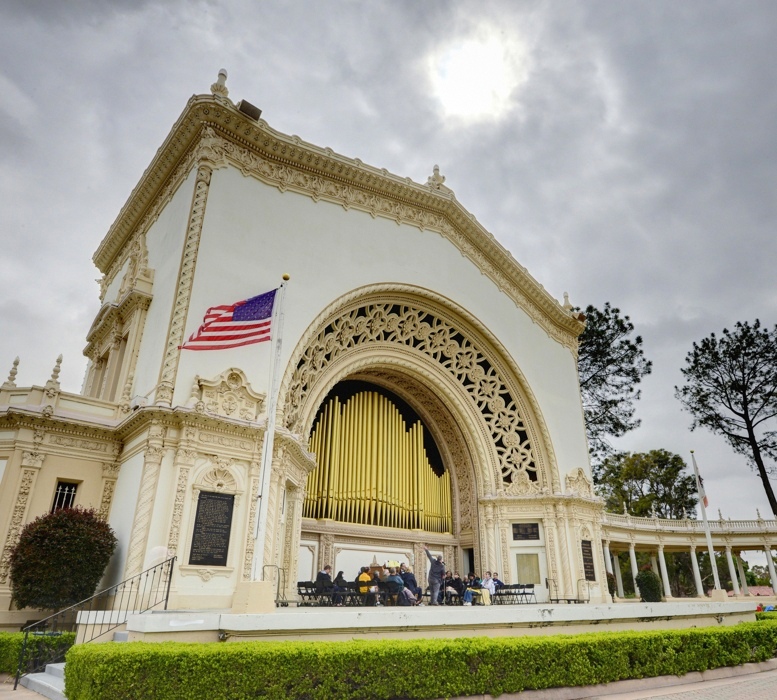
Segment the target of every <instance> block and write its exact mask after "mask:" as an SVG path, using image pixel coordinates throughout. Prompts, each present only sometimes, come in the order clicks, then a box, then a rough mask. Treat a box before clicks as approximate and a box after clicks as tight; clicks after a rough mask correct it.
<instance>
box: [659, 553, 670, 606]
mask: <svg viewBox="0 0 777 700" xmlns="http://www.w3.org/2000/svg"><path fill="white" fill-rule="evenodd" d="M658 565H659V566H660V567H661V583H663V584H664V598H671V597H672V588H671V587H670V586H669V572H668V571H667V570H666V559H664V545H662V544H660V545H658Z"/></svg>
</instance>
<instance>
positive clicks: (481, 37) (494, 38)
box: [427, 26, 529, 122]
mask: <svg viewBox="0 0 777 700" xmlns="http://www.w3.org/2000/svg"><path fill="white" fill-rule="evenodd" d="M427 69H428V75H429V79H430V82H431V87H432V94H433V95H434V97H435V98H436V99H437V100H438V102H439V103H440V106H441V107H442V114H443V116H444V117H446V118H453V119H457V120H463V121H467V122H479V121H498V120H499V119H501V118H502V117H503V116H505V115H506V114H507V113H508V112H509V111H510V108H511V107H512V105H513V100H514V94H515V90H516V88H518V87H519V86H520V85H522V84H523V83H524V82H525V81H526V79H527V77H528V72H529V71H528V49H527V47H526V44H525V43H524V41H523V40H522V39H521V38H520V37H517V36H515V35H512V36H508V35H507V34H505V33H504V32H502V31H500V30H498V29H496V28H495V27H485V26H484V27H480V28H479V29H478V30H477V31H476V32H474V33H472V34H471V35H469V36H468V37H466V38H459V39H457V40H455V41H451V42H449V43H447V44H445V45H444V46H441V47H439V48H438V49H436V50H435V51H433V52H432V53H431V54H430V55H429V56H428V58H427Z"/></svg>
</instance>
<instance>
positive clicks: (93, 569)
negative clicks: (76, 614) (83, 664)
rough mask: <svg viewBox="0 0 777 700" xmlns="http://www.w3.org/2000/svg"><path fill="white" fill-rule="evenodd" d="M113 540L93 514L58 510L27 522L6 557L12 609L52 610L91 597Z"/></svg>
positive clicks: (94, 513)
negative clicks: (8, 558)
mask: <svg viewBox="0 0 777 700" xmlns="http://www.w3.org/2000/svg"><path fill="white" fill-rule="evenodd" d="M117 543H118V540H117V539H116V536H115V535H114V534H113V530H112V529H111V527H110V525H108V523H106V522H105V521H104V520H103V519H102V518H100V516H99V515H98V514H97V512H96V511H95V510H93V509H84V508H62V509H59V510H55V511H54V512H53V513H48V514H47V515H42V516H41V517H39V518H36V519H35V520H33V521H32V522H31V523H28V524H27V525H26V526H25V527H24V529H23V530H22V532H21V535H20V537H19V542H18V543H17V544H16V547H14V549H13V551H12V552H11V599H12V600H13V602H14V603H15V604H16V606H17V607H18V608H27V607H30V608H38V609H40V610H58V609H61V608H66V607H68V606H70V605H74V604H75V603H78V602H80V601H82V600H85V599H86V598H89V597H90V596H91V595H93V594H94V591H95V589H96V588H97V584H98V583H99V582H100V579H101V578H102V575H103V572H104V571H105V567H106V566H108V562H109V561H110V558H111V555H112V554H113V550H114V549H116V544H117Z"/></svg>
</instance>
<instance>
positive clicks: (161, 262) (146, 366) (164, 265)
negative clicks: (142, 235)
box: [134, 172, 195, 399]
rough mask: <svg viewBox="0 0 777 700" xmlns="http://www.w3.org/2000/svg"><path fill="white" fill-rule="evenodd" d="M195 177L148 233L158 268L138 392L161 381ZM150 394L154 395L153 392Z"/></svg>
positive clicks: (152, 264)
mask: <svg viewBox="0 0 777 700" xmlns="http://www.w3.org/2000/svg"><path fill="white" fill-rule="evenodd" d="M194 181H195V173H194V172H192V173H190V174H189V176H188V177H187V179H186V181H185V182H183V183H182V184H181V186H180V187H179V188H178V190H177V191H176V192H175V194H174V195H173V198H172V200H171V201H170V202H169V203H168V205H167V206H166V207H165V208H164V210H163V211H162V213H161V214H160V215H159V218H158V219H157V220H156V222H154V224H153V225H152V226H151V228H150V229H149V231H148V233H147V234H146V247H147V248H148V266H149V267H150V268H151V269H152V270H154V289H153V295H154V298H153V301H152V302H151V306H150V307H149V309H148V316H147V318H146V325H145V327H144V329H143V340H142V342H141V346H140V353H139V355H138V362H137V365H136V370H135V389H134V394H135V395H136V396H144V395H146V394H148V393H149V392H152V391H153V390H154V388H155V387H156V385H157V382H158V381H159V370H160V368H161V366H162V360H163V358H164V353H165V342H166V341H167V332H168V328H169V327H170V316H171V313H172V308H173V301H174V298H175V290H176V288H177V283H178V271H179V268H180V266H181V253H182V250H183V244H184V241H185V239H186V228H187V224H188V217H189V210H190V208H191V201H192V192H193V188H194ZM150 398H151V399H153V395H152V396H151V397H150Z"/></svg>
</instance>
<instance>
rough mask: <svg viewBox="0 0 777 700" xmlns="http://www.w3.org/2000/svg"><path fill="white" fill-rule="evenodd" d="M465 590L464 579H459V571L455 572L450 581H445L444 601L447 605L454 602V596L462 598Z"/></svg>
mask: <svg viewBox="0 0 777 700" xmlns="http://www.w3.org/2000/svg"><path fill="white" fill-rule="evenodd" d="M466 590H467V587H466V586H465V585H464V581H462V580H461V577H460V576H459V572H458V571H457V572H455V573H454V574H453V576H452V577H451V579H450V581H446V583H445V602H446V603H447V604H448V605H452V604H453V603H454V602H455V601H454V596H456V598H457V599H462V598H463V597H464V593H465V592H466Z"/></svg>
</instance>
